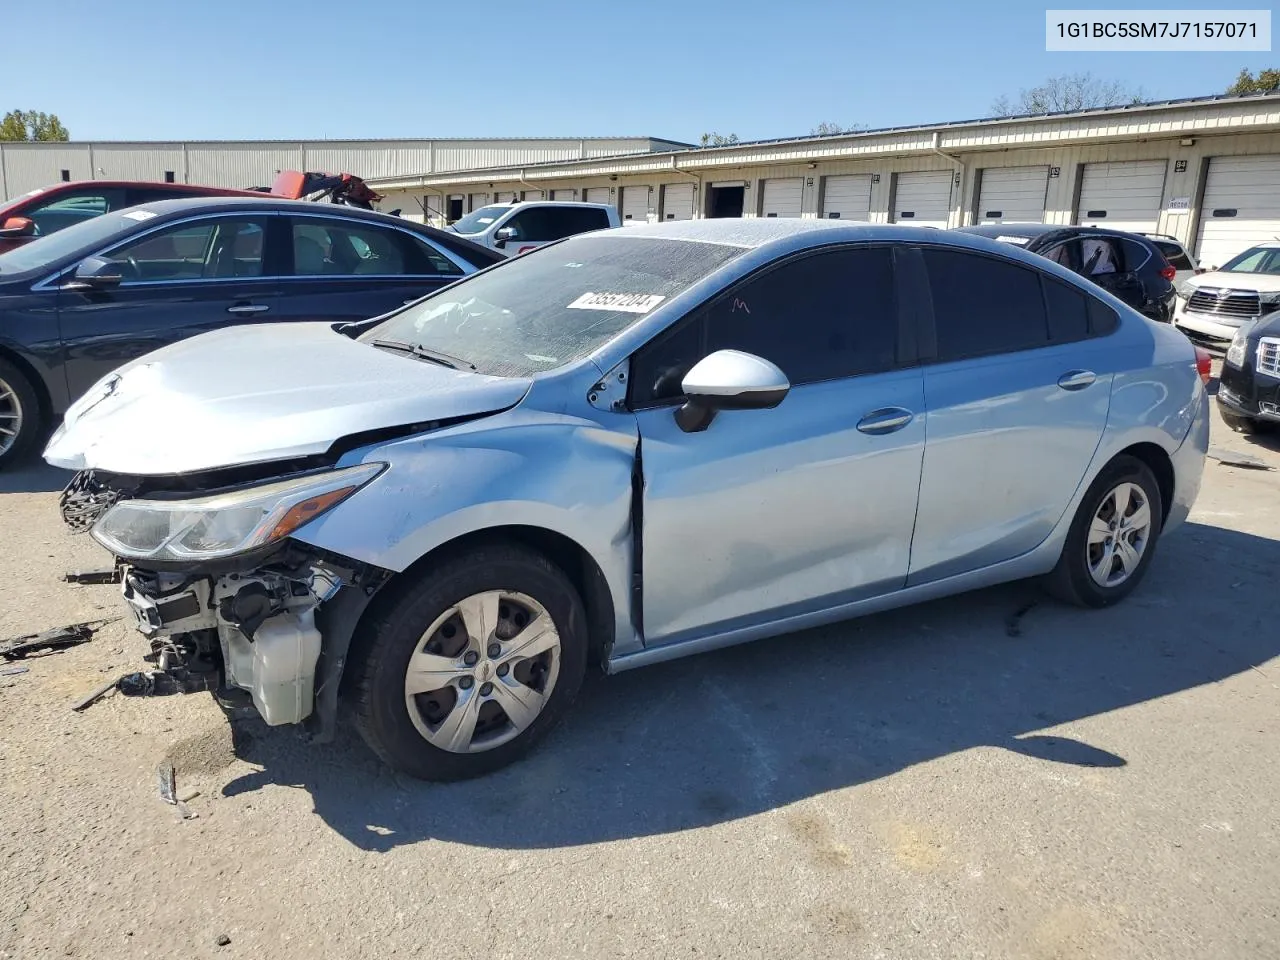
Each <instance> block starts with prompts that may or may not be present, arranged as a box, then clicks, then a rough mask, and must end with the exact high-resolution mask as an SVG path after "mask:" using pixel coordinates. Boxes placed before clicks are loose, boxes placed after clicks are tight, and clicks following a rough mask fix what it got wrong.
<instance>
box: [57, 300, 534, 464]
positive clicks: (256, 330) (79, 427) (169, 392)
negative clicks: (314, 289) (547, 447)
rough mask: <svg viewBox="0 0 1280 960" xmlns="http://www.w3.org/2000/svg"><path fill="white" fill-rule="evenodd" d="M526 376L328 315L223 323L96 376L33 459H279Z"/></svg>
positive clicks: (517, 393)
mask: <svg viewBox="0 0 1280 960" xmlns="http://www.w3.org/2000/svg"><path fill="white" fill-rule="evenodd" d="M529 385H530V381H529V380H527V379H520V378H510V377H488V376H482V375H480V374H475V373H467V372H464V371H460V370H452V369H450V368H448V367H444V366H440V365H439V364H435V363H432V362H430V361H425V360H416V359H414V358H413V357H409V356H406V355H404V354H398V353H391V352H389V351H386V350H381V349H378V348H376V347H372V346H370V345H369V344H366V343H360V342H358V341H355V340H351V339H349V338H347V337H345V336H343V335H342V334H339V333H335V332H334V330H333V327H332V325H331V324H328V323H297V324H271V325H264V326H260V327H236V328H228V329H226V330H218V331H215V332H213V333H207V334H204V335H203V336H199V337H193V338H191V339H189V340H183V341H180V342H179V343H176V344H173V345H171V346H168V347H164V348H163V349H160V350H157V351H155V352H154V353H150V354H148V355H146V356H145V357H142V358H140V359H138V360H135V361H133V362H132V363H129V364H127V365H125V366H123V367H121V368H120V369H119V370H117V371H116V372H115V373H113V374H111V375H110V376H108V377H105V378H103V379H102V380H100V381H99V382H98V383H97V384H95V385H94V386H93V387H92V388H91V389H90V390H89V392H88V393H86V394H85V396H84V397H82V398H80V399H79V400H77V401H76V402H75V403H74V404H72V405H71V408H70V409H69V410H68V411H67V414H66V417H65V418H64V420H63V425H62V427H60V428H59V429H58V431H57V432H56V433H55V434H54V436H53V438H52V439H51V440H50V441H49V445H48V447H46V449H45V453H44V458H45V460H47V461H48V462H49V463H51V464H53V465H54V466H57V467H65V468H67V469H70V470H84V469H94V470H102V471H105V472H108V473H121V474H130V475H138V476H156V475H165V474H181V473H193V472H197V471H201V470H211V469H215V468H219V467H231V466H239V465H241V464H249V463H261V462H264V461H270V460H284V459H289V458H293V457H301V456H308V455H313V454H321V453H324V452H325V451H326V450H328V449H329V447H330V446H331V445H332V444H333V443H334V441H336V440H339V439H341V438H342V437H346V436H350V435H351V434H356V433H362V432H364V431H368V430H378V429H384V428H388V427H400V426H406V425H410V424H418V423H429V422H431V421H436V420H444V419H451V418H457V417H466V416H479V415H482V414H486V413H494V412H496V411H499V410H504V409H506V408H508V407H511V406H513V405H514V404H516V403H518V402H519V401H520V399H521V398H522V397H523V396H524V395H525V393H526V392H528V389H529Z"/></svg>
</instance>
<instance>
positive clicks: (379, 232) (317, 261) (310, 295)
mask: <svg viewBox="0 0 1280 960" xmlns="http://www.w3.org/2000/svg"><path fill="white" fill-rule="evenodd" d="M287 221H288V223H289V228H288V229H289V236H290V240H289V244H288V245H289V248H290V250H291V257H292V262H291V264H290V268H291V270H290V271H288V272H287V273H286V276H285V277H284V278H282V280H281V295H280V308H279V314H280V316H281V318H282V319H285V320H301V321H306V320H321V321H325V322H342V323H346V322H356V321H360V320H368V319H369V318H370V317H377V316H381V315H382V314H384V313H390V312H391V311H392V310H398V309H400V307H402V306H404V305H405V304H407V303H412V302H413V301H414V300H417V299H418V298H419V297H424V296H426V295H427V294H428V293H431V292H433V291H435V290H438V289H440V288H441V287H443V286H445V285H446V284H449V283H452V282H453V281H454V280H457V279H458V278H459V277H461V276H462V275H463V272H464V271H463V269H462V267H460V266H459V265H458V264H456V263H455V262H454V261H453V260H452V259H451V258H450V257H448V256H447V255H446V254H445V253H443V252H442V251H441V250H439V249H437V248H436V247H435V246H433V245H432V244H431V243H429V242H428V241H427V240H425V239H424V238H421V237H418V236H416V235H414V234H411V233H409V232H407V231H404V230H398V229H395V228H393V227H387V226H383V225H381V224H377V223H368V222H362V221H359V220H354V219H340V218H337V217H329V216H325V215H323V214H306V215H301V214H299V215H294V216H291V217H288V218H287Z"/></svg>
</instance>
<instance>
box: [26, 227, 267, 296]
mask: <svg viewBox="0 0 1280 960" xmlns="http://www.w3.org/2000/svg"><path fill="white" fill-rule="evenodd" d="M246 216H249V217H278V216H280V211H279V210H247V211H243V212H240V213H234V214H232V213H228V212H226V211H218V212H216V213H197V214H193V215H192V216H190V217H184V218H183V219H181V220H166V221H165V222H164V223H158V224H156V225H155V226H154V227H151V228H149V229H147V230H142V231H139V232H138V233H131V234H129V236H127V237H125V238H124V239H123V240H118V241H116V242H115V243H111V244H108V245H107V246H105V247H102V248H101V249H99V250H97V251H94V252H92V253H86V254H85V255H84V256H83V257H81V258H80V259H79V260H78V261H77V262H76V263H74V264H71V265H69V266H66V267H63V268H62V269H61V270H59V271H57V272H56V273H54V274H52V275H50V276H48V277H45V278H44V279H43V280H41V281H39V282H38V283H35V284H32V286H31V290H32V292H35V291H36V290H56V289H58V287H57V284H56V282H55V281H61V280H62V278H63V277H65V276H66V275H67V273H68V272H70V271H73V270H75V269H76V267H78V266H79V265H80V263H82V262H83V261H84V260H86V259H88V258H89V257H101V256H103V255H104V254H108V253H110V252H111V251H113V250H119V249H120V248H121V247H123V246H126V245H127V244H130V243H133V242H134V241H135V240H141V239H143V238H144V237H149V236H151V234H153V233H159V232H160V231H161V230H165V229H167V228H169V227H181V226H185V225H186V224H188V223H199V222H200V221H201V220H212V219H215V218H219V217H220V218H223V219H225V218H227V217H241V218H243V217H246ZM264 240H265V237H264ZM275 279H276V278H275V277H272V276H269V275H266V274H263V275H261V276H257V277H199V278H197V279H194V280H131V281H128V282H121V284H120V287H143V286H154V285H155V284H161V283H182V284H190V283H226V282H227V281H235V282H239V283H245V282H253V281H254V280H275Z"/></svg>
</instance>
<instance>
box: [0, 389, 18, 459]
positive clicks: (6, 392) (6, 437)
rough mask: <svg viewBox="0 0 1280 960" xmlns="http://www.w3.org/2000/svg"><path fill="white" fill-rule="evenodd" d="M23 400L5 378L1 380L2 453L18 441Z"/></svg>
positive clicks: (0, 423)
mask: <svg viewBox="0 0 1280 960" xmlns="http://www.w3.org/2000/svg"><path fill="white" fill-rule="evenodd" d="M22 419H23V415H22V401H21V400H19V399H18V393H17V391H16V390H14V389H13V387H12V386H10V385H9V384H8V383H6V382H5V381H4V380H0V454H5V453H8V452H9V449H10V448H11V447H12V446H13V445H14V444H15V443H17V442H18V434H20V433H21V432H22Z"/></svg>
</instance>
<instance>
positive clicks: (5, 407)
mask: <svg viewBox="0 0 1280 960" xmlns="http://www.w3.org/2000/svg"><path fill="white" fill-rule="evenodd" d="M6 387H7V388H8V389H5V388H6ZM10 394H11V396H10ZM15 403H16V408H17V412H18V414H19V417H20V419H19V421H18V422H19V426H18V435H17V437H16V438H15V439H14V441H13V443H11V444H9V446H8V447H5V449H3V450H0V470H3V469H4V468H5V467H8V466H11V465H12V464H14V463H17V462H18V461H19V460H21V459H22V457H23V455H24V454H25V453H26V452H27V451H28V450H30V449H31V444H32V443H34V442H35V439H36V437H38V436H39V435H40V429H41V427H42V426H43V424H44V416H43V414H42V412H41V410H40V398H39V397H38V396H37V395H36V391H35V388H34V387H33V386H32V385H31V381H29V380H28V379H27V377H26V375H25V374H24V373H23V372H22V371H21V370H19V369H18V368H17V367H15V366H14V365H13V364H12V363H10V362H9V361H8V360H5V359H4V358H3V357H0V428H3V429H8V428H9V427H10V425H11V424H12V423H13V421H12V420H11V419H9V417H7V416H6V414H7V413H12V412H13V409H12V407H13V404H15ZM7 439H8V437H7V435H0V446H4V441H5V440H7Z"/></svg>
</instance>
